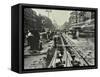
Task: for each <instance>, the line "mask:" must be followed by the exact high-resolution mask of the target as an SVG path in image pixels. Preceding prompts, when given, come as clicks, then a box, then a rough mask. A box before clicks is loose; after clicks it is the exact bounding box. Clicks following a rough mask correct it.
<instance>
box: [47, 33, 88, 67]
mask: <svg viewBox="0 0 100 77" xmlns="http://www.w3.org/2000/svg"><path fill="white" fill-rule="evenodd" d="M60 41H61V43H57V47H58V48H59V47H61V49H62V50H61V52H62V53H63V54H62V55H61V56H62V57H61V58H58V54H59V50H58V48H56V49H55V53H54V56H53V57H52V60H51V62H50V64H49V65H48V68H56V67H73V66H75V65H74V64H73V62H74V60H73V55H74V57H75V58H76V59H77V61H78V63H79V64H78V66H88V65H89V63H88V62H87V61H86V60H85V58H84V57H83V56H82V55H81V54H80V53H79V50H78V49H77V47H76V46H75V43H74V42H73V41H72V40H70V38H69V37H67V36H65V35H64V34H61V36H60ZM61 60H62V61H61Z"/></svg>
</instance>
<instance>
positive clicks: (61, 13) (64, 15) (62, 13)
mask: <svg viewBox="0 0 100 77" xmlns="http://www.w3.org/2000/svg"><path fill="white" fill-rule="evenodd" d="M32 10H34V11H36V12H37V15H38V14H41V15H43V16H47V17H48V13H47V12H46V9H32ZM47 10H49V9H47ZM71 12H72V11H68V10H51V12H50V13H49V18H50V19H51V20H52V22H54V21H55V22H56V23H57V24H58V25H59V26H61V25H63V24H64V22H66V21H67V22H68V19H69V17H70V13H71Z"/></svg>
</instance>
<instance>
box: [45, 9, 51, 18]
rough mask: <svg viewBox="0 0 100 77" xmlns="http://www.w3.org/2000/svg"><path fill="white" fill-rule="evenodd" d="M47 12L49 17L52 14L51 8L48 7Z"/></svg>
mask: <svg viewBox="0 0 100 77" xmlns="http://www.w3.org/2000/svg"><path fill="white" fill-rule="evenodd" d="M46 12H47V13H48V17H49V16H50V13H51V12H52V11H51V10H48V9H46Z"/></svg>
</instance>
